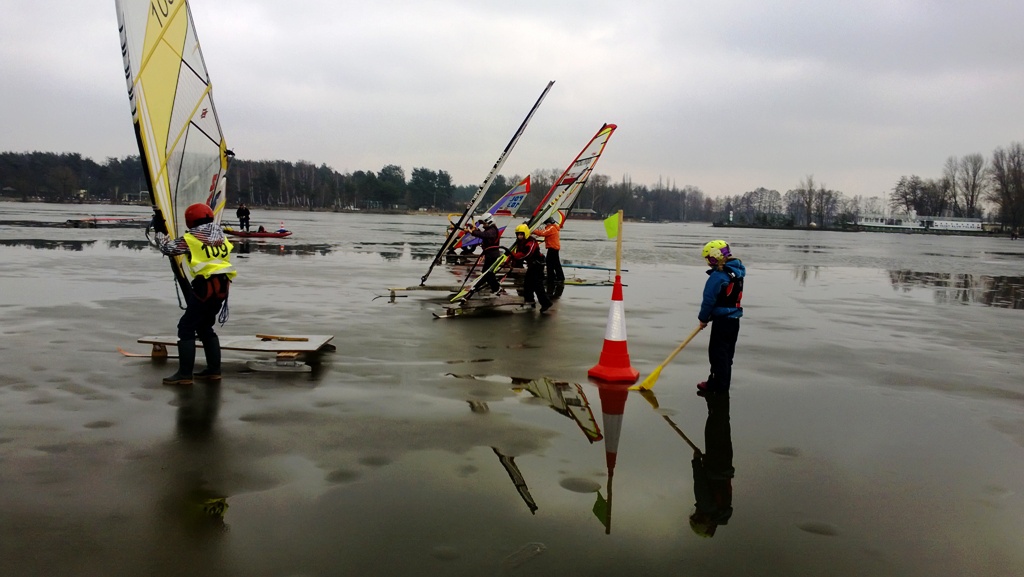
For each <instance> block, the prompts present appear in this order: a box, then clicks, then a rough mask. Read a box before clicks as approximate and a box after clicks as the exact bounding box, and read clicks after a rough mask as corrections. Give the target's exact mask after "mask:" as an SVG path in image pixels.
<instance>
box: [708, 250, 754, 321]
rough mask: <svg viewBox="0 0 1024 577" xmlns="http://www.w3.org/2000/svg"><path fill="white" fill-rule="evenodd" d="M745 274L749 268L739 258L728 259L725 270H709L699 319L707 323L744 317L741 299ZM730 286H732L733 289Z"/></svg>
mask: <svg viewBox="0 0 1024 577" xmlns="http://www.w3.org/2000/svg"><path fill="white" fill-rule="evenodd" d="M745 276H747V269H746V268H745V267H744V266H743V263H742V262H740V259H738V258H734V259H730V260H727V261H726V262H725V266H724V267H723V270H718V269H717V268H713V269H711V270H709V271H708V280H707V282H706V283H704V300H703V301H702V302H701V304H700V312H699V313H698V314H697V319H698V320H700V322H702V323H706V322H711V321H712V320H714V319H738V318H740V317H742V316H743V305H742V303H741V302H740V299H741V296H742V294H743V278H744V277H745ZM730 286H732V288H731V289H730V288H729V287H730ZM736 291H738V292H736Z"/></svg>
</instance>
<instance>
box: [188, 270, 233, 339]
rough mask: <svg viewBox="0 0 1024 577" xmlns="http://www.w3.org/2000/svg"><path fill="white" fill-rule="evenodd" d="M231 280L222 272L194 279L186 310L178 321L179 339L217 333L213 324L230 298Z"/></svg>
mask: <svg viewBox="0 0 1024 577" xmlns="http://www.w3.org/2000/svg"><path fill="white" fill-rule="evenodd" d="M230 284H231V282H230V281H229V280H228V277H227V276H225V275H222V274H215V275H213V276H211V277H210V278H208V279H207V278H204V277H201V276H197V277H196V278H195V279H194V280H193V281H192V291H191V292H189V294H188V296H187V297H186V304H185V312H184V313H183V314H182V315H181V319H180V320H179V321H178V340H182V341H191V340H195V339H196V338H198V339H199V340H203V339H205V338H209V337H212V336H216V334H217V333H215V332H214V331H213V325H214V324H216V322H217V313H219V312H220V308H221V307H222V306H223V305H224V301H226V300H227V298H228V287H229V285H230Z"/></svg>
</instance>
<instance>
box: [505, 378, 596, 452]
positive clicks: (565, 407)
mask: <svg viewBox="0 0 1024 577" xmlns="http://www.w3.org/2000/svg"><path fill="white" fill-rule="evenodd" d="M522 387H523V388H524V389H526V390H527V391H529V393H530V394H531V395H533V396H534V397H537V398H538V399H543V400H544V401H546V402H547V403H548V404H549V405H550V406H551V408H552V409H554V410H555V412H557V413H559V414H561V415H563V416H566V417H568V418H570V419H572V420H573V422H575V423H576V426H578V427H579V428H580V430H581V431H583V434H584V435H585V436H586V437H587V440H588V441H590V442H591V443H593V442H595V441H600V440H601V439H603V438H604V436H603V435H602V434H601V428H600V427H598V426H597V421H596V420H595V419H594V412H593V411H592V410H591V409H590V402H589V401H588V400H587V395H586V394H584V392H583V388H582V387H580V386H579V385H576V384H569V383H568V382H566V381H555V380H552V379H550V378H548V377H543V378H540V379H534V380H532V381H530V382H528V383H526V384H524V385H522Z"/></svg>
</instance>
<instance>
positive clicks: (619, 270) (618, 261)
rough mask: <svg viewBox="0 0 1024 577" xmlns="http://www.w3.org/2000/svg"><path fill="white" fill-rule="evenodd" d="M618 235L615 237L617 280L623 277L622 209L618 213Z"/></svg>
mask: <svg viewBox="0 0 1024 577" xmlns="http://www.w3.org/2000/svg"><path fill="white" fill-rule="evenodd" d="M617 220H618V234H616V235H615V278H618V277H619V276H621V275H622V209H619V212H618V219H617Z"/></svg>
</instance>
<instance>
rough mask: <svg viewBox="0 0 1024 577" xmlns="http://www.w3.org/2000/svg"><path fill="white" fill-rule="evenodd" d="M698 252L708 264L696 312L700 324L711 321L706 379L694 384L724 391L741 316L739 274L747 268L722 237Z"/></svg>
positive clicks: (701, 392) (701, 390) (702, 389)
mask: <svg viewBox="0 0 1024 577" xmlns="http://www.w3.org/2000/svg"><path fill="white" fill-rule="evenodd" d="M701 256H702V257H704V260H705V261H706V262H707V263H708V266H709V267H711V270H709V271H707V273H708V280H707V282H705V283H704V299H703V301H702V302H701V305H700V312H699V313H697V320H699V321H700V328H701V329H703V328H705V327H707V326H708V324H709V323H710V324H711V340H710V341H709V342H708V360H709V361H710V362H711V373H710V374H709V375H708V380H706V381H703V382H701V383H698V384H697V394H698V395H701V396H704V395H706V394H707V393H709V392H711V393H719V392H728V391H729V384H730V382H731V380H732V358H733V355H735V353H736V338H737V337H738V336H739V332H740V317H742V316H743V305H742V304H741V301H742V299H743V278H744V277H745V276H746V275H747V269H746V268H745V267H744V266H743V263H742V262H740V259H738V258H736V257H734V256H732V253H731V252H730V250H729V245H728V243H726V242H725V241H724V240H713V241H711V242H709V243H707V244H705V245H704V250H702V251H701Z"/></svg>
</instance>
